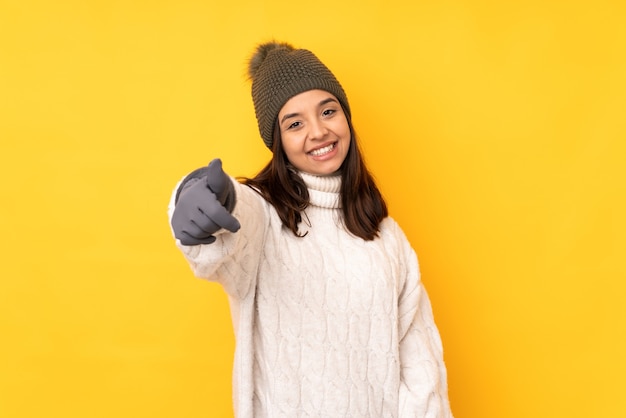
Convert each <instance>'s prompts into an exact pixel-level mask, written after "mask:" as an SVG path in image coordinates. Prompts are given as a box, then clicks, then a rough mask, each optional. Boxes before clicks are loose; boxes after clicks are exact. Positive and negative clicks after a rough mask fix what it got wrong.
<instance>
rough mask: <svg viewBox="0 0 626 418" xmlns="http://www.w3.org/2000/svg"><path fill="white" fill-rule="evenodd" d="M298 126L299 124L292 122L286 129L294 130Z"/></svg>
mask: <svg viewBox="0 0 626 418" xmlns="http://www.w3.org/2000/svg"><path fill="white" fill-rule="evenodd" d="M298 126H300V122H294V123H292V124H291V125H289V126H288V127H287V129H294V128H297V127H298Z"/></svg>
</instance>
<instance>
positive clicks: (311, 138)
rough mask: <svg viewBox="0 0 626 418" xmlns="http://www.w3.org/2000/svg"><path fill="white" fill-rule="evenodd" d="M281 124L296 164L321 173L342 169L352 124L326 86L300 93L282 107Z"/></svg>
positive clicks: (289, 156) (285, 144) (285, 145)
mask: <svg viewBox="0 0 626 418" xmlns="http://www.w3.org/2000/svg"><path fill="white" fill-rule="evenodd" d="M278 124H279V127H280V136H281V140H282V146H283V149H284V150H285V154H286V155H287V159H288V160H289V162H290V163H291V164H292V165H293V166H294V167H296V168H297V169H298V170H300V171H304V172H305V173H309V174H314V175H318V176H325V175H328V174H333V173H335V172H336V171H338V170H339V168H340V167H341V164H342V163H343V160H344V159H345V158H346V155H347V154H348V149H349V147H350V127H349V126H348V120H347V119H346V115H345V114H344V112H343V109H342V108H341V105H340V104H339V101H338V100H337V98H336V97H335V96H333V95H332V94H330V93H328V92H327V91H324V90H309V91H305V92H304V93H300V94H298V95H297V96H294V97H292V98H291V99H289V100H288V101H287V103H285V105H284V106H283V107H282V109H280V112H278Z"/></svg>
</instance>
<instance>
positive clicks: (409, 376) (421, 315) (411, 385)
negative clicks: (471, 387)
mask: <svg viewBox="0 0 626 418" xmlns="http://www.w3.org/2000/svg"><path fill="white" fill-rule="evenodd" d="M404 241H405V242H404V243H403V245H402V246H403V247H404V248H403V250H402V251H403V253H404V265H405V268H406V270H405V277H406V279H405V282H404V284H403V287H402V291H401V293H400V296H399V304H398V319H399V338H400V347H399V350H400V363H401V372H400V373H401V374H400V394H399V416H400V417H401V418H409V417H411V418H413V417H415V418H417V417H420V418H423V417H432V418H448V417H452V413H451V411H450V402H449V400H448V386H447V374H446V366H445V364H444V361H443V348H442V344H441V337H440V335H439V331H438V329H437V326H436V325H435V321H434V318H433V312H432V307H431V304H430V300H429V298H428V294H427V292H426V289H425V288H424V286H423V284H422V282H421V280H420V271H419V264H418V261H417V255H416V254H415V252H414V251H413V249H412V248H411V247H410V244H409V243H408V241H406V239H404Z"/></svg>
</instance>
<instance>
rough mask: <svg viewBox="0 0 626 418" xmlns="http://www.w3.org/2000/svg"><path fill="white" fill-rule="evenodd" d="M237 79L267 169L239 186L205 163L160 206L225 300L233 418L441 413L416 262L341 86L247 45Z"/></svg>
mask: <svg viewBox="0 0 626 418" xmlns="http://www.w3.org/2000/svg"><path fill="white" fill-rule="evenodd" d="M249 75H250V78H251V80H252V98H253V102H254V107H255V113H256V117H257V121H258V125H259V130H260V133H261V137H262V138H263V141H264V142H265V144H266V145H267V146H268V147H269V148H270V149H271V150H272V152H273V156H272V159H271V161H270V162H269V163H268V164H267V166H266V167H265V168H264V169H263V170H262V171H261V172H260V173H259V174H258V175H257V176H256V177H254V178H251V179H244V180H243V181H242V182H241V183H240V182H238V181H235V180H234V179H233V178H231V177H229V176H227V175H226V174H225V173H224V171H223V170H222V166H221V161H220V160H217V159H216V160H213V161H212V162H211V163H210V164H209V166H208V167H204V168H201V169H198V170H196V171H194V172H192V173H191V174H190V175H188V176H187V177H186V178H185V179H184V180H183V181H182V182H181V184H180V185H179V186H178V188H177V190H176V192H175V194H174V196H173V199H172V203H171V204H170V217H171V225H172V229H173V232H174V235H175V237H176V239H177V245H178V246H179V248H180V249H181V251H182V252H183V254H184V256H185V257H186V258H187V260H188V261H189V263H190V265H191V267H192V269H193V271H194V273H195V274H196V275H197V276H199V277H202V278H206V279H208V280H213V281H216V282H219V283H220V284H221V285H222V286H223V287H224V289H225V291H226V292H227V294H228V296H229V301H230V307H231V314H232V319H233V326H234V329H235V334H236V341H237V348H236V352H235V365H234V372H233V395H234V405H235V412H236V415H237V416H238V417H240V418H244V417H246V418H247V417H255V418H258V417H268V418H275V417H289V418H292V417H378V418H379V417H401V418H404V417H451V416H452V414H451V412H450V406H449V402H448V395H447V383H446V369H445V365H444V362H443V354H442V347H441V339H440V337H439V333H438V330H437V327H436V325H435V323H434V320H433V315H432V309H431V306H430V302H429V299H428V296H427V293H426V290H425V289H424V286H423V284H422V282H421V281H420V273H419V266H418V262H417V257H416V255H415V252H414V251H413V249H412V248H411V245H410V244H409V242H408V240H407V239H406V237H405V235H404V233H403V232H402V230H401V229H400V227H399V226H398V225H397V223H396V222H395V221H394V220H393V219H391V218H390V217H389V216H388V214H387V207H386V205H385V201H384V200H383V198H382V196H381V193H380V192H379V190H378V188H377V187H376V184H375V182H374V180H373V178H372V176H371V175H370V173H369V172H368V170H367V168H366V166H365V163H364V161H363V158H362V156H361V153H360V151H359V147H358V144H357V138H356V136H355V133H354V129H353V127H352V124H351V116H350V107H349V104H348V100H347V97H346V94H345V92H344V90H343V88H342V87H341V85H340V84H339V82H338V81H337V79H336V78H335V77H334V75H333V74H332V73H331V72H330V70H329V69H328V68H327V67H326V66H325V65H324V64H323V63H322V62H320V61H319V59H318V58H317V57H316V56H315V55H313V54H312V53H311V52H310V51H307V50H304V49H295V48H293V47H292V46H291V45H289V44H284V43H275V42H270V43H266V44H263V45H260V46H259V47H258V48H257V50H256V51H255V53H254V54H253V56H252V58H251V60H250V62H249Z"/></svg>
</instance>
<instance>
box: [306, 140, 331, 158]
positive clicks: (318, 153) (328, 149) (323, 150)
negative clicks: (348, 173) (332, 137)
mask: <svg viewBox="0 0 626 418" xmlns="http://www.w3.org/2000/svg"><path fill="white" fill-rule="evenodd" d="M336 146H337V143H336V142H333V143H332V144H330V145H327V146H325V147H324V148H318V149H315V150H313V151H309V154H311V155H312V156H314V157H321V156H322V155H324V154H328V153H329V152H331V151H332V150H334V149H335V147H336Z"/></svg>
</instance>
